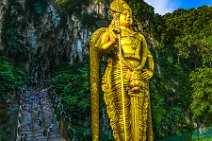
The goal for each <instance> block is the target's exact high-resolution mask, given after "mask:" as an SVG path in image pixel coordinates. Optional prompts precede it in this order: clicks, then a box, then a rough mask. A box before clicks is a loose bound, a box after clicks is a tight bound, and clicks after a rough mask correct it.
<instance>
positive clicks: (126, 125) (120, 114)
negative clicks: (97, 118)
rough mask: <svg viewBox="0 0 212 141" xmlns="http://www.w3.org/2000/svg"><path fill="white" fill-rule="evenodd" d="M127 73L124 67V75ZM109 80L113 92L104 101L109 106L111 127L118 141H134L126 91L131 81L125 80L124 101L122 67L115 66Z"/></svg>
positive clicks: (106, 94) (106, 95)
mask: <svg viewBox="0 0 212 141" xmlns="http://www.w3.org/2000/svg"><path fill="white" fill-rule="evenodd" d="M126 71H127V68H125V67H123V75H125V74H126ZM108 75H109V74H108ZM107 78H111V81H110V82H111V84H109V83H108V86H109V87H111V89H110V90H111V91H110V92H107V93H105V94H104V96H105V97H104V99H105V103H106V105H107V113H108V116H109V118H110V125H111V128H112V130H113V136H114V138H115V140H116V141H133V140H132V134H131V113H130V97H129V95H128V94H127V92H126V90H125V88H126V87H128V83H129V81H128V80H126V79H124V92H123V94H124V100H123V98H122V89H121V75H120V67H119V66H114V67H113V69H112V71H111V73H110V75H109V76H108V77H107ZM104 79H106V76H104ZM108 80H109V79H108ZM109 87H108V88H109ZM108 91H109V90H108ZM123 104H124V111H123ZM124 121H125V122H124ZM125 134H126V136H125ZM125 137H126V138H125Z"/></svg>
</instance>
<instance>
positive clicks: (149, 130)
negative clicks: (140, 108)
mask: <svg viewBox="0 0 212 141" xmlns="http://www.w3.org/2000/svg"><path fill="white" fill-rule="evenodd" d="M147 139H148V141H154V134H153V126H152V109H151V103H150V99H149V107H148V120H147Z"/></svg>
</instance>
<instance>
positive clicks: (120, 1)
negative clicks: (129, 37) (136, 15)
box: [110, 0, 132, 26]
mask: <svg viewBox="0 0 212 141" xmlns="http://www.w3.org/2000/svg"><path fill="white" fill-rule="evenodd" d="M110 9H111V11H112V12H113V15H114V19H116V20H118V19H120V26H130V25H131V24H132V10H131V8H130V7H129V5H128V4H127V3H126V2H125V1H124V0H114V1H113V2H112V3H111V5H110Z"/></svg>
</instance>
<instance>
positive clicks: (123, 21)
mask: <svg viewBox="0 0 212 141" xmlns="http://www.w3.org/2000/svg"><path fill="white" fill-rule="evenodd" d="M132 21H133V20H132V13H131V11H128V10H126V11H123V12H122V13H121V14H120V26H125V27H129V26H130V25H131V24H132Z"/></svg>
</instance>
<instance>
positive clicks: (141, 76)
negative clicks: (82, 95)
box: [90, 0, 154, 141]
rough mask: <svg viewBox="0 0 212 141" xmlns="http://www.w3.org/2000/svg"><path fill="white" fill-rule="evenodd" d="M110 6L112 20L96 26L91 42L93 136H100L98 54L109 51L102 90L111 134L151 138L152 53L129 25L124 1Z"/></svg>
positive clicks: (123, 140) (132, 139) (135, 140)
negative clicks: (110, 55) (106, 23)
mask: <svg viewBox="0 0 212 141" xmlns="http://www.w3.org/2000/svg"><path fill="white" fill-rule="evenodd" d="M120 8H121V9H120ZM111 10H112V11H113V12H114V13H113V14H114V19H113V20H112V21H111V24H110V25H109V27H108V28H100V29H98V30H97V31H96V32H95V33H94V34H93V35H92V37H91V42H90V81H91V83H90V84H91V114H92V137H93V140H95V141H98V140H99V102H98V101H99V95H98V94H99V87H98V86H99V58H100V56H101V55H104V53H107V52H112V54H113V57H111V58H108V61H107V62H108V64H107V68H106V70H105V73H104V76H103V78H102V91H103V92H104V101H105V104H106V107H107V114H108V117H109V119H110V126H111V129H112V130H113V137H114V139H115V140H116V141H153V140H154V138H153V129H152V115H151V105H150V93H149V79H150V78H151V77H152V76H153V73H154V61H153V57H152V55H151V53H150V51H149V49H148V47H147V43H146V40H145V38H144V36H143V35H142V34H141V33H137V32H134V31H133V30H132V28H131V27H130V26H131V24H132V12H131V9H130V8H129V6H128V5H127V3H126V2H124V1H123V0H114V1H113V2H112V4H111Z"/></svg>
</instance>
